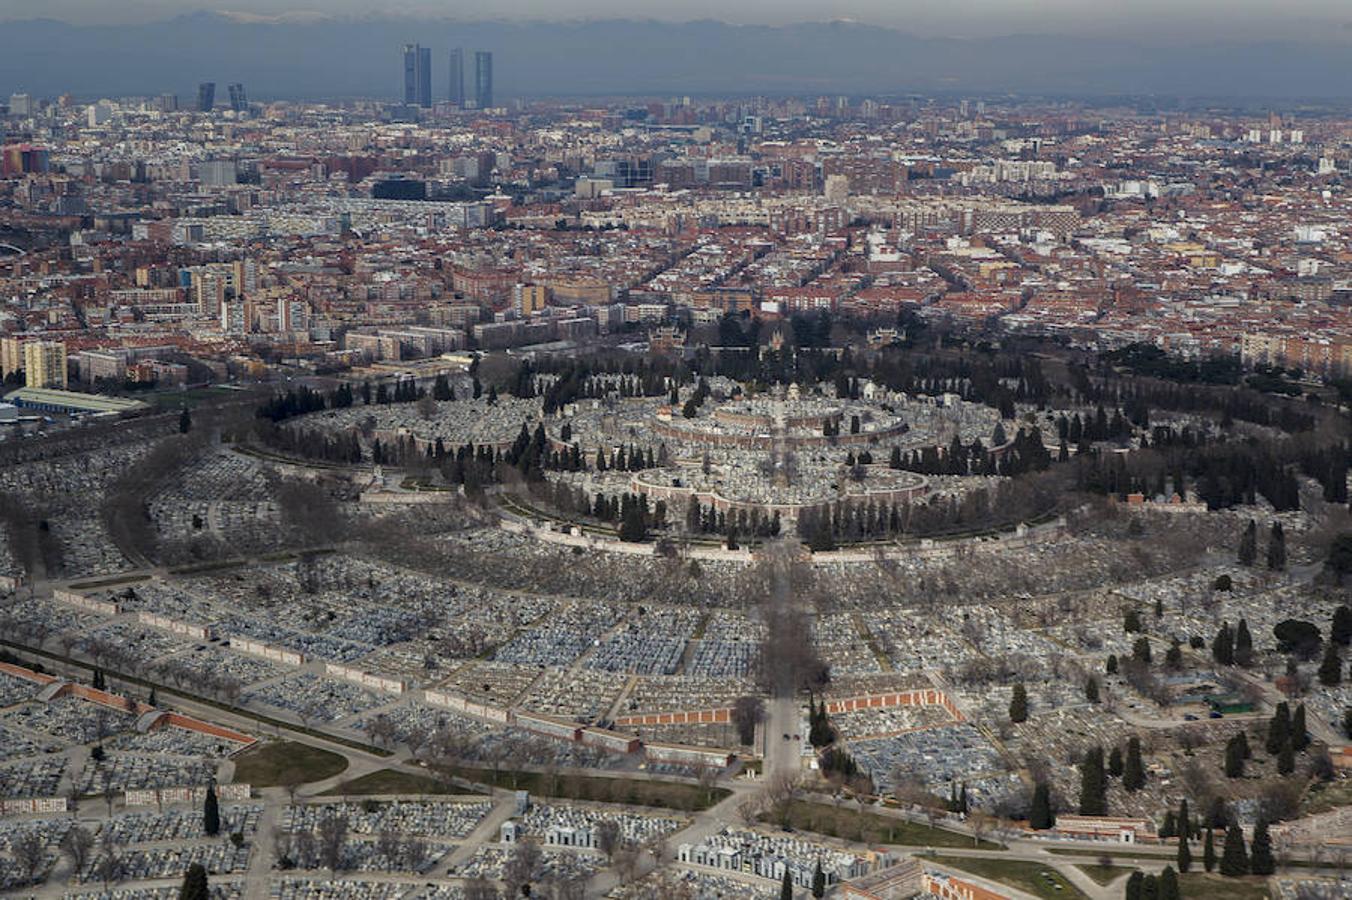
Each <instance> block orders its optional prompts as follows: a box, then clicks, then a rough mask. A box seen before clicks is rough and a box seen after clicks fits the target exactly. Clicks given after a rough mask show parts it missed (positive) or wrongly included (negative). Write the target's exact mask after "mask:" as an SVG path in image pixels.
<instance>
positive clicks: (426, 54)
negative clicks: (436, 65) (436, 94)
mask: <svg viewBox="0 0 1352 900" xmlns="http://www.w3.org/2000/svg"><path fill="white" fill-rule="evenodd" d="M404 103H405V105H407V106H421V107H424V108H426V107H430V106H431V105H432V50H431V48H429V47H423V46H420V45H418V44H405V45H404Z"/></svg>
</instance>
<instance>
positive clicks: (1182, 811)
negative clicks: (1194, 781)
mask: <svg viewBox="0 0 1352 900" xmlns="http://www.w3.org/2000/svg"><path fill="white" fill-rule="evenodd" d="M1178 833H1179V834H1181V835H1183V837H1185V838H1190V837H1192V834H1193V831H1192V816H1191V815H1189V813H1188V798H1187V797H1184V798H1183V799H1182V800H1181V801H1179V804H1178Z"/></svg>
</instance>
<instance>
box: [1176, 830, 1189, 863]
mask: <svg viewBox="0 0 1352 900" xmlns="http://www.w3.org/2000/svg"><path fill="white" fill-rule="evenodd" d="M1191 868H1192V848H1191V847H1189V846H1188V836H1187V834H1186V833H1185V834H1180V835H1179V836H1178V871H1180V872H1186V871H1188V870H1189V869H1191Z"/></svg>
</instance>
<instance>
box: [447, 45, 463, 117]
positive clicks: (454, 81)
mask: <svg viewBox="0 0 1352 900" xmlns="http://www.w3.org/2000/svg"><path fill="white" fill-rule="evenodd" d="M450 99H451V102H452V103H454V104H455V105H456V106H464V105H465V51H464V50H462V49H460V48H459V47H456V48H455V49H454V50H452V51H451V95H450Z"/></svg>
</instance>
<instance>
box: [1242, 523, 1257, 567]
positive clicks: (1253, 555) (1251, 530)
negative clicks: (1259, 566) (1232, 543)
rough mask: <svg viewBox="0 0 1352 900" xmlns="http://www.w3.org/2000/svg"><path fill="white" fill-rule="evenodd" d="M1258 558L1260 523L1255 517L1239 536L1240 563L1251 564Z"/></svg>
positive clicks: (1243, 564)
mask: <svg viewBox="0 0 1352 900" xmlns="http://www.w3.org/2000/svg"><path fill="white" fill-rule="evenodd" d="M1257 559H1258V523H1257V522H1255V521H1254V520H1253V519H1250V520H1249V524H1248V525H1247V526H1246V527H1245V528H1244V533H1243V534H1242V535H1241V536H1240V538H1239V564H1240V565H1241V566H1251V565H1253V564H1254V562H1255V561H1257Z"/></svg>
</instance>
